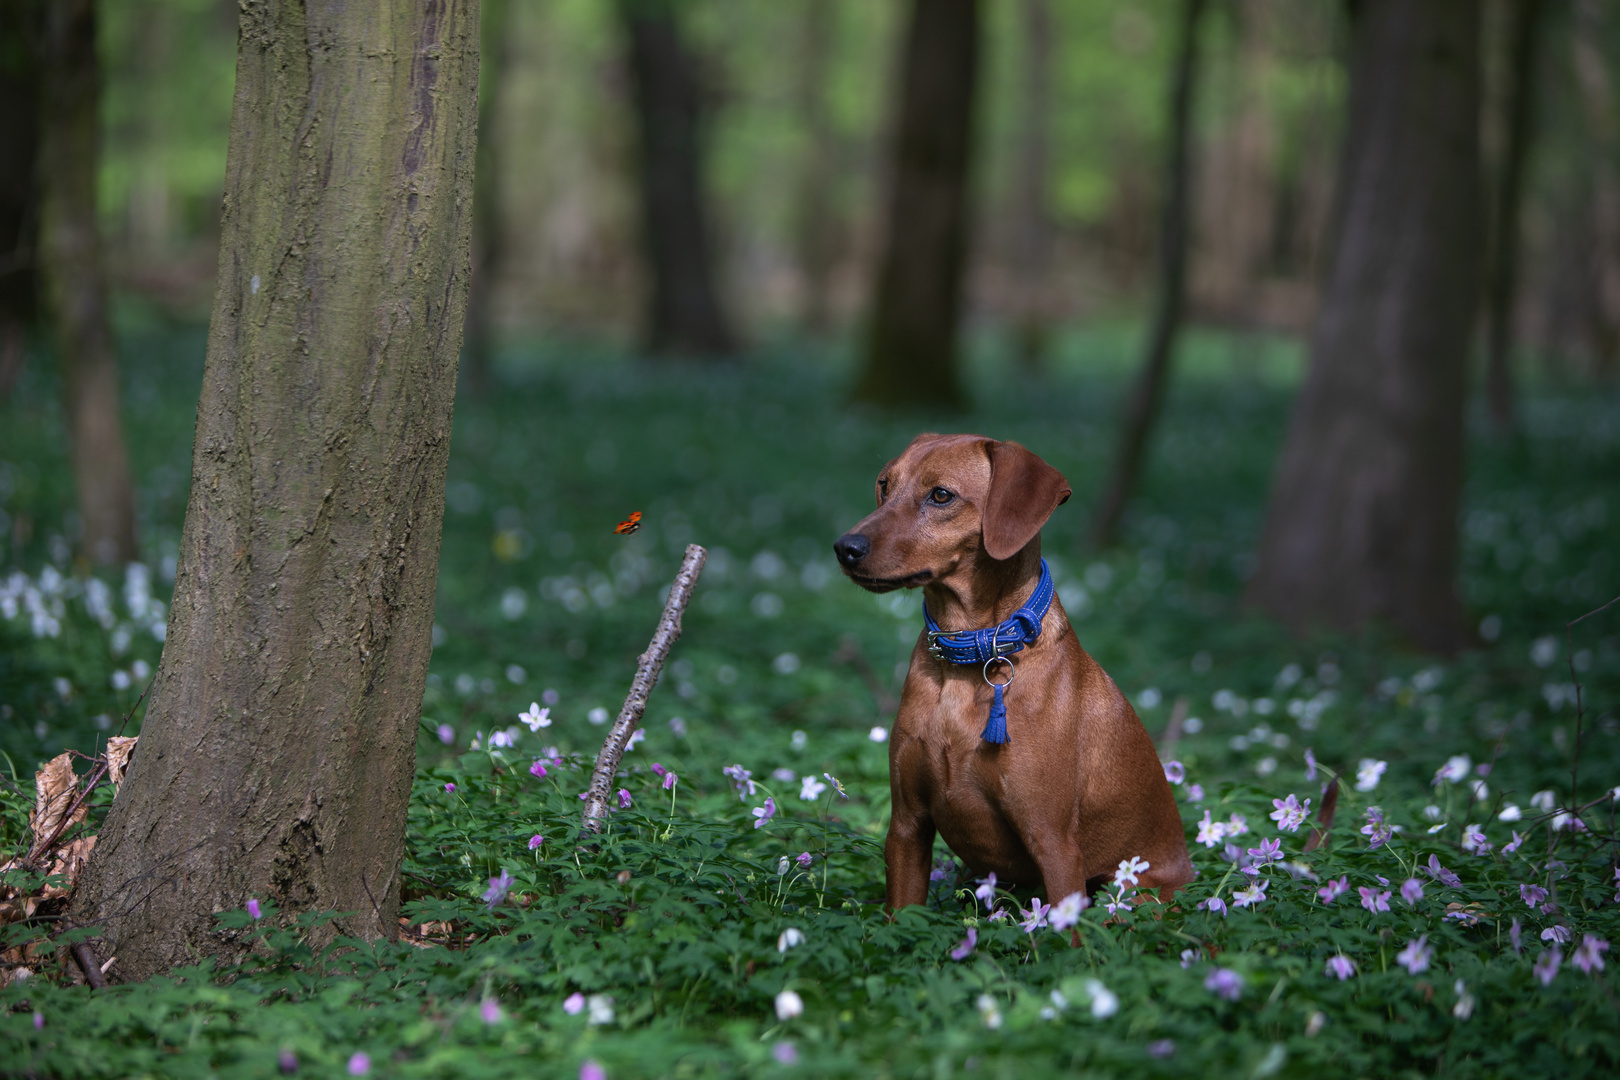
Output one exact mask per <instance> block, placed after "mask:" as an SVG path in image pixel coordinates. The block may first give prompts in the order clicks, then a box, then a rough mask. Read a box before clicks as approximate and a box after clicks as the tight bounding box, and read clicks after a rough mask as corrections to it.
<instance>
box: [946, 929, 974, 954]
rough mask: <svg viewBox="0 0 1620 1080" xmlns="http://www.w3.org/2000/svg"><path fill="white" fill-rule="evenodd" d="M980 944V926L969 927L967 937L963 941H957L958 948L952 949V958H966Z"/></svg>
mask: <svg viewBox="0 0 1620 1080" xmlns="http://www.w3.org/2000/svg"><path fill="white" fill-rule="evenodd" d="M978 944H979V928H978V927H976V926H970V927H968V932H967V937H965V938H963V939H962V940H961V941H959V942H958V943H957V945H956V948H954V949H952V950H951V959H952V960H966V959H967V957H968V954H969V953H971V952H972V951H973V949H974V947H975V946H977V945H978Z"/></svg>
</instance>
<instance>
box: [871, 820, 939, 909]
mask: <svg viewBox="0 0 1620 1080" xmlns="http://www.w3.org/2000/svg"><path fill="white" fill-rule="evenodd" d="M933 853H934V819H933V818H932V817H930V816H929V815H928V813H927V812H926V811H922V812H909V813H908V812H903V811H902V810H901V809H900V807H899V805H896V806H895V809H894V813H893V816H891V817H890V818H889V836H888V839H887V840H885V841H884V842H883V865H884V869H885V870H886V871H887V874H886V876H887V885H888V888H887V890H886V893H887V899H888V905H889V908H890V910H898V909H900V908H903V907H905V906H906V905H907V904H921V903H924V902H925V901H927V899H928V872H929V870H930V868H931V867H930V865H929V864H930V862H931V857H932V856H933Z"/></svg>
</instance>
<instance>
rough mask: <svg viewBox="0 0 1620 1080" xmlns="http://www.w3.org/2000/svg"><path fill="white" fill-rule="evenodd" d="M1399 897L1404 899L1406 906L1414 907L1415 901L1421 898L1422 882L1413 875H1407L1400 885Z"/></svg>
mask: <svg viewBox="0 0 1620 1080" xmlns="http://www.w3.org/2000/svg"><path fill="white" fill-rule="evenodd" d="M1401 899H1402V900H1405V901H1406V904H1407V906H1408V907H1416V906H1417V902H1418V901H1419V900H1421V899H1423V882H1421V881H1419V880H1418V879H1417V878H1415V877H1409V878H1407V879H1406V881H1405V883H1404V884H1402V885H1401Z"/></svg>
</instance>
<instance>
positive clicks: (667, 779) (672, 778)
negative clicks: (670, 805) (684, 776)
mask: <svg viewBox="0 0 1620 1080" xmlns="http://www.w3.org/2000/svg"><path fill="white" fill-rule="evenodd" d="M680 782H681V778H680V776H679V774H677V773H672V772H667V773H665V774H664V790H665V791H671V790H673V789H674V787H675V785H676V784H678V783H680Z"/></svg>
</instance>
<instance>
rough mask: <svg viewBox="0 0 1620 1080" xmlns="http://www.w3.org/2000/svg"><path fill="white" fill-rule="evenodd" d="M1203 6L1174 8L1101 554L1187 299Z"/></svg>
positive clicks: (1101, 517) (1187, 0)
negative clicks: (1129, 370)
mask: <svg viewBox="0 0 1620 1080" xmlns="http://www.w3.org/2000/svg"><path fill="white" fill-rule="evenodd" d="M1204 8H1205V0H1182V6H1181V45H1180V48H1179V49H1178V50H1177V53H1176V70H1175V77H1174V78H1173V79H1172V80H1171V83H1170V146H1169V154H1168V155H1167V162H1166V166H1167V167H1166V170H1165V171H1166V177H1165V197H1164V212H1163V215H1162V217H1161V219H1160V223H1159V290H1158V301H1157V304H1156V306H1155V308H1154V312H1153V324H1152V326H1151V327H1150V328H1149V331H1148V344H1147V355H1146V357H1145V358H1144V359H1143V363H1142V373H1141V374H1140V375H1139V376H1137V380H1136V387H1135V388H1134V389H1133V390H1132V391H1131V397H1130V401H1129V402H1127V404H1126V406H1125V424H1124V427H1123V428H1122V429H1121V431H1120V437H1119V450H1118V451H1117V453H1116V455H1115V460H1114V471H1113V473H1112V475H1111V476H1110V478H1109V481H1108V487H1107V488H1106V489H1104V492H1103V498H1102V502H1101V503H1099V504H1098V506H1097V517H1096V523H1095V524H1094V525H1093V526H1092V543H1093V544H1095V545H1096V546H1097V547H1108V546H1109V545H1111V544H1113V543H1115V542H1116V541H1117V540H1118V539H1119V524H1120V520H1121V519H1122V518H1123V517H1124V516H1125V504H1126V503H1127V502H1128V501H1129V500H1130V497H1131V493H1132V492H1133V491H1135V490H1136V483H1137V479H1138V477H1139V476H1140V475H1141V472H1142V459H1143V457H1144V455H1145V452H1146V449H1147V441H1148V436H1149V434H1150V433H1151V432H1152V430H1153V422H1154V421H1155V420H1156V419H1157V418H1158V415H1159V405H1160V403H1161V402H1162V401H1163V400H1164V388H1165V383H1166V381H1167V380H1168V378H1169V374H1170V360H1171V355H1172V353H1173V352H1174V350H1175V346H1176V335H1177V333H1179V332H1180V330H1181V317H1182V310H1183V308H1184V307H1185V301H1186V295H1187V246H1188V219H1189V217H1190V216H1191V211H1190V207H1191V203H1192V198H1191V190H1192V164H1191V156H1192V112H1193V91H1194V88H1195V87H1196V86H1197V83H1198V32H1199V28H1200V26H1201V25H1202V24H1203V17H1204Z"/></svg>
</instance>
